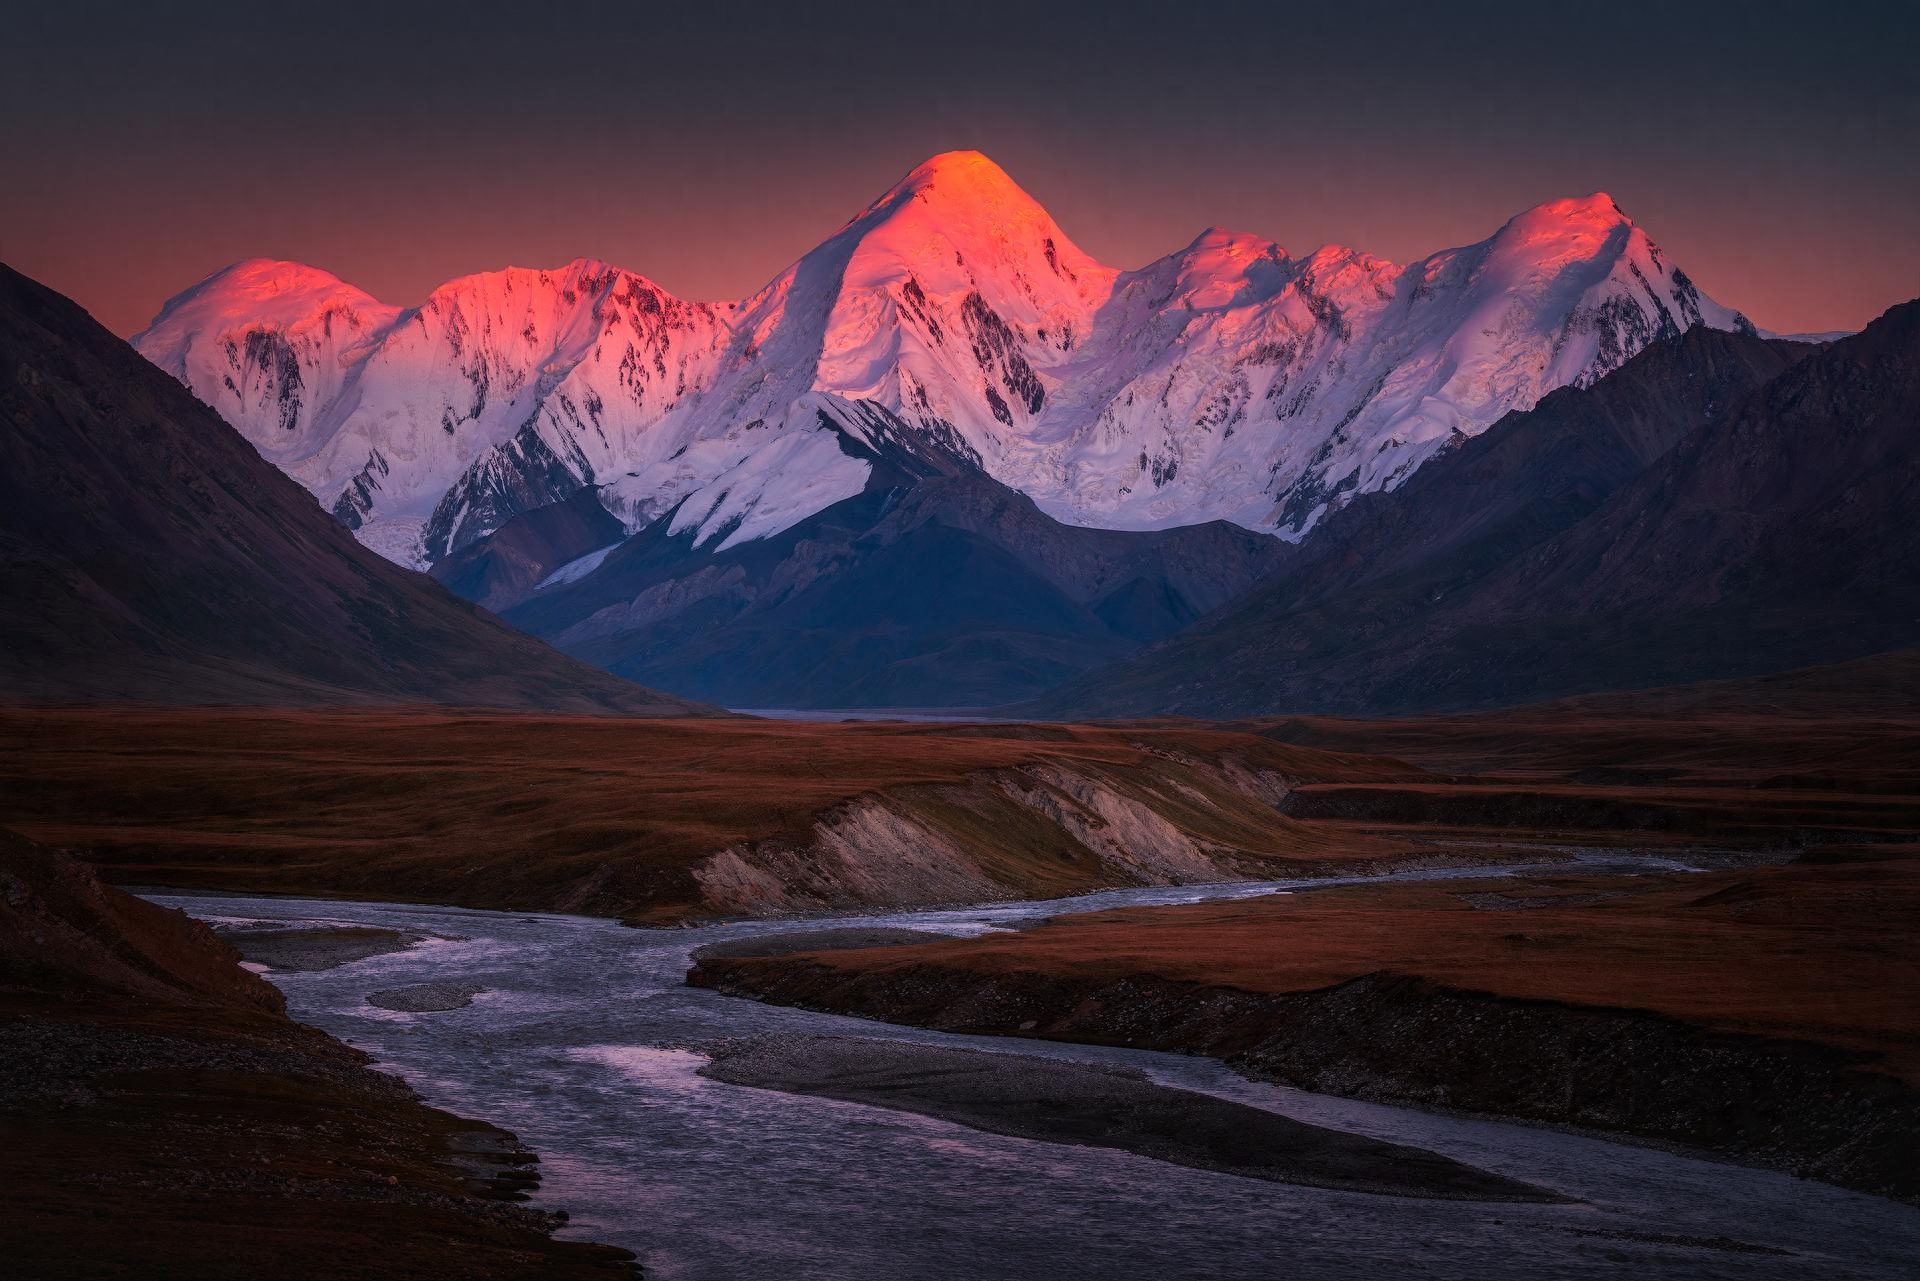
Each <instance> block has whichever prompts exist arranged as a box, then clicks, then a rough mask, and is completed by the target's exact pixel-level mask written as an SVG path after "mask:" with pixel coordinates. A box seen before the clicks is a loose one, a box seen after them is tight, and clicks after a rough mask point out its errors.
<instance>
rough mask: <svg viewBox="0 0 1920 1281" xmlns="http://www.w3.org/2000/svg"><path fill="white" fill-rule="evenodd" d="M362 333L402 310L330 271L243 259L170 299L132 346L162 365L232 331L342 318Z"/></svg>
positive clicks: (287, 327) (272, 260) (274, 260)
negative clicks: (190, 342) (356, 323)
mask: <svg viewBox="0 0 1920 1281" xmlns="http://www.w3.org/2000/svg"><path fill="white" fill-rule="evenodd" d="M343 311H344V312H349V313H352V314H353V315H354V316H356V317H357V318H358V319H359V320H360V322H361V326H360V327H362V328H369V329H378V328H380V327H382V326H384V325H386V324H388V323H389V322H391V321H392V320H393V319H394V317H396V316H398V315H399V314H400V309H399V308H397V307H389V306H388V305H387V304H385V303H383V302H381V301H380V300H379V299H377V298H375V297H374V296H373V295H372V294H369V293H367V292H366V291H365V290H363V289H359V288H356V287H355V286H353V285H350V284H348V283H347V282H346V281H344V280H342V279H340V277H338V276H336V275H334V274H333V273H332V272H330V271H322V270H321V269H320V268H318V267H310V266H308V265H307V264H305V263H301V262H288V261H285V260H283V259H278V258H243V259H241V260H240V261H239V262H236V263H231V264H229V265H228V266H225V267H222V268H221V269H220V270H219V271H216V272H214V273H213V274H212V275H211V276H208V277H207V278H206V279H205V280H202V281H200V282H199V283H197V284H195V285H193V286H191V287H190V288H187V289H183V290H181V291H180V292H179V293H177V294H175V295H174V296H173V297H171V298H169V299H167V301H166V303H165V305H163V306H162V307H161V308H160V313H159V314H158V315H157V316H155V317H154V318H153V323H152V324H151V325H149V326H147V328H146V329H144V330H142V331H141V332H140V333H138V334H135V335H134V336H133V338H132V339H131V341H132V342H134V343H137V344H139V345H140V350H141V351H142V352H143V353H145V354H146V355H147V356H148V357H149V358H150V359H152V360H154V361H155V362H156V363H158V364H162V365H167V364H168V363H169V356H168V355H164V354H162V353H166V352H171V353H172V355H173V356H175V357H177V355H178V353H177V352H176V351H173V349H174V348H177V347H178V346H179V345H180V344H181V343H182V342H184V341H185V339H186V337H187V336H189V335H191V334H193V333H208V334H213V333H223V332H225V331H226V330H228V329H233V328H247V329H274V330H291V329H296V328H300V327H302V326H306V325H313V324H324V323H325V321H326V317H328V316H330V315H335V314H338V313H340V312H343Z"/></svg>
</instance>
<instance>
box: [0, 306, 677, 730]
mask: <svg viewBox="0 0 1920 1281" xmlns="http://www.w3.org/2000/svg"><path fill="white" fill-rule="evenodd" d="M0 370H4V371H5V374H6V380H5V385H4V389H0V412H3V413H4V415H5V420H6V427H5V429H4V430H3V431H0V595H4V598H5V600H6V602H7V608H6V609H5V610H4V611H0V693H4V695H6V696H8V697H13V698H29V699H50V698H59V699H67V698H136V699H153V700H161V701H168V702H247V701H262V702H287V701H292V702H301V703H311V702H341V701H376V700H377V701H390V702H391V701H416V702H417V701H429V702H445V703H459V704H472V705H489V706H517V707H549V708H571V709H580V710H586V709H602V710H619V711H626V712H639V713H656V714H685V713H689V712H695V711H698V710H700V709H698V708H696V707H694V706H693V705H691V704H688V703H686V702H683V701H681V700H678V699H671V698H666V697H663V696H660V695H656V694H654V693H653V692H652V691H649V690H645V689H641V688H638V687H636V686H633V685H629V684H627V683H625V682H623V681H619V680H615V679H613V678H610V677H608V676H606V675H605V674H603V673H601V672H597V671H594V670H593V669H591V668H588V667H585V666H584V665H582V664H579V663H576V662H574V661H572V660H571V659H568V658H566V657H564V656H562V655H560V654H557V653H555V652H553V651H552V650H550V649H549V648H547V647H546V646H545V645H543V644H541V643H540V642H538V641H536V640H533V639H532V638H531V637H527V636H523V635H521V634H520V633H518V632H515V631H513V630H512V629H510V628H508V627H506V626H505V625H504V624H502V623H501V622H500V621H499V620H497V619H495V618H494V617H492V616H491V615H489V614H486V613H484V612H482V611H480V610H477V609H475V608H474V607H473V606H471V605H469V604H467V603H466V602H464V601H462V600H459V599H458V598H456V597H454V596H451V595H449V594H448V593H447V592H445V591H444V590H442V589H441V588H440V587H438V586H437V585H436V584H434V583H432V582H430V581H429V580H427V579H425V578H423V577H421V576H420V575H417V574H413V573H409V572H407V571H405V570H401V569H398V568H396V567H395V566H393V565H391V564H389V563H388V562H387V561H385V560H383V559H381V558H380V557H378V556H375V555H374V554H372V553H371V552H369V551H367V550H366V549H365V548H363V547H361V546H360V545H359V544H358V543H356V542H355V541H354V539H353V538H352V536H351V535H350V534H348V532H347V531H346V530H345V529H344V528H343V527H342V526H341V525H340V524H339V523H338V522H337V521H335V520H333V519H332V518H330V517H329V516H328V515H327V514H326V513H325V512H323V511H322V510H320V509H319V508H318V507H317V506H315V505H314V502H313V500H312V498H311V497H310V496H309V495H308V494H307V493H305V492H304V491H302V490H301V489H300V487H299V486H298V485H296V484H294V483H293V482H292V481H291V480H289V479H288V478H287V477H285V476H283V475H282V474H281V473H280V472H279V471H277V470H275V469H274V468H273V467H272V466H270V465H268V464H267V463H265V462H263V461H262V460H261V458H260V456H259V455H258V454H257V453H256V452H255V450H254V449H253V448H252V447H251V446H250V445H248V443H247V442H246V441H245V440H243V439H241V437H240V436H239V435H238V434H237V433H235V432H234V431H233V430H232V429H231V428H229V427H228V426H227V425H226V424H225V423H223V422H222V421H221V420H220V418H219V416H218V415H216V414H214V413H213V412H211V411H210V410H209V409H208V408H207V407H206V406H205V405H203V404H201V403H200V402H198V401H196V400H195V399H194V398H193V397H192V396H191V395H189V394H188V393H187V392H186V391H184V390H183V389H182V388H181V387H180V385H179V384H177V383H176V382H174V381H173V380H172V379H170V378H167V377H165V376H164V375H162V374H161V373H159V372H158V371H157V370H155V369H154V367H153V366H152V365H151V364H149V363H148V362H147V361H145V360H143V359H142V358H141V357H140V356H139V355H138V354H137V353H136V352H135V351H134V350H133V349H132V348H130V347H128V346H127V345H126V344H125V343H123V342H121V341H120V340H119V339H117V338H115V337H114V336H113V335H111V334H109V333H108V332H107V331H106V330H104V329H102V328H101V327H100V326H99V325H98V324H96V323H94V321H93V320H92V318H91V317H89V316H88V315H87V314H86V313H85V312H83V311H81V310H80V309H79V308H78V307H76V306H74V305H73V304H72V303H71V302H69V301H67V300H66V299H64V298H62V297H60V296H59V295H58V294H55V293H53V292H51V291H49V290H47V289H45V288H43V287H42V286H40V285H37V284H35V283H34V282H33V281H31V280H28V279H27V278H26V277H24V276H21V275H19V274H18V273H16V272H13V271H11V270H10V269H6V268H0Z"/></svg>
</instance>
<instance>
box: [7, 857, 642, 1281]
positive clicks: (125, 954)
mask: <svg viewBox="0 0 1920 1281" xmlns="http://www.w3.org/2000/svg"><path fill="white" fill-rule="evenodd" d="M282 1006H283V1002H282V1000H281V996H280V993H279V992H278V991H277V990H276V989H275V988H274V987H273V986H272V985H271V984H269V983H267V982H266V981H265V980H263V979H260V978H256V977H255V976H254V975H252V974H249V973H248V972H247V971H245V970H244V969H242V968H241V967H240V965H239V957H238V955H237V954H235V953H234V951H233V950H232V949H231V948H230V947H228V946H227V945H226V944H225V943H224V942H222V941H221V940H219V939H218V938H216V937H215V936H214V935H213V933H212V932H211V931H210V930H208V929H207V927H206V926H204V925H202V924H200V923H199V922H197V921H194V920H190V919H189V918H187V917H186V916H184V915H182V914H181V913H178V912H174V911H170V910H167V909H165V908H161V907H157V906H155V905H153V904H151V903H147V902H144V901H142V900H140V899H136V898H134V897H132V896H131V895H128V894H125V893H122V892H121V891H119V890H116V889H110V888H108V887H107V886H105V885H102V884H101V883H100V881H99V879H98V878H97V877H95V875H94V874H93V872H92V871H91V870H89V869H88V868H86V867H85V866H84V865H82V864H80V863H78V862H76V861H74V860H72V859H70V858H67V857H66V856H65V855H62V854H59V853H56V852H55V851H53V850H49V849H46V848H43V847H40V846H36V845H32V844H29V843H28V842H26V841H23V840H21V839H20V838H18V837H17V836H15V835H13V834H12V833H10V832H7V831H4V830H0V1062H4V1063H5V1064H6V1073H5V1080H4V1082H0V1135H4V1141H0V1177H4V1178H5V1180H6V1187H7V1199H8V1205H7V1212H6V1213H5V1214H4V1215H0V1258H4V1259H5V1260H6V1266H5V1272H6V1275H7V1276H9V1277H18V1278H21V1281H28V1279H29V1278H56V1277H57V1278H61V1279H62V1281H71V1279H76V1278H95V1277H99V1278H107V1277H145V1278H153V1279H154V1281H169V1279H179V1281H185V1279H186V1278H193V1281H215V1279H231V1281H240V1279H242V1278H247V1279H249V1281H250V1279H251V1278H256V1277H281V1278H288V1279H290V1281H291V1279H294V1278H326V1279H327V1281H376V1279H379V1281H388V1279H392V1281H398V1279H399V1278H412V1277H428V1276H446V1277H454V1276H458V1277H468V1278H495V1279H504V1278H509V1277H512V1278H535V1277H541V1278H551V1279H552V1281H562V1279H563V1278H582V1279H584V1278H588V1277H614V1276H632V1275H635V1273H634V1269H633V1268H632V1266H631V1265H630V1264H629V1263H628V1262H627V1260H628V1259H630V1258H631V1256H630V1255H629V1254H628V1253H627V1252H626V1251H624V1250H616V1249H613V1248H611V1247H606V1246H594V1245H586V1244H582V1243H577V1242H562V1241H555V1240H553V1239H552V1237H551V1236H549V1235H548V1234H549V1232H550V1231H551V1230H552V1228H553V1226H554V1224H553V1221H552V1219H550V1218H549V1217H548V1216H547V1215H545V1214H543V1213H539V1212H536V1211H531V1210H527V1209H523V1208H520V1207H517V1206H512V1205H509V1204H506V1203H504V1201H503V1199H502V1198H503V1197H506V1196H510V1195H512V1194H513V1193H514V1192H515V1190H516V1189H518V1188H519V1187H522V1186H524V1185H525V1184H527V1183H528V1182H530V1181H532V1180H531V1179H530V1176H529V1175H528V1174H527V1173H526V1171H525V1166H526V1164H527V1163H528V1162H529V1161H530V1160H531V1157H530V1155H529V1154H528V1153H526V1152H523V1151H521V1150H520V1148H519V1145H518V1144H517V1143H516V1142H514V1139H513V1136H512V1135H510V1134H508V1133H506V1132H505V1131H502V1130H497V1129H495V1128H493V1127H492V1126H488V1125H483V1124H481V1123H479V1122H475V1121H468V1120H464V1119H462V1118H460V1117H457V1116H451V1115H449V1114H447V1113H445V1112H441V1111H438V1110H436V1109H434V1108H430V1107H427V1106H426V1105H425V1104H423V1103H421V1102H420V1101H419V1099H418V1098H416V1097H415V1096H414V1094H413V1092H412V1091H411V1090H410V1089H408V1088H407V1087H406V1086H405V1085H404V1084H402V1083H401V1082H400V1081H399V1080H398V1079H397V1078H395V1077H390V1076H386V1075H384V1074H381V1073H378V1072H373V1071H370V1070H368V1069H367V1068H366V1067H365V1066H364V1064H365V1056H364V1055H361V1054H360V1053H359V1052H357V1051H355V1050H352V1049H349V1048H348V1047H347V1046H345V1045H342V1044H341V1043H340V1042H338V1041H336V1040H334V1039H333V1038H332V1037H330V1036H327V1035H326V1034H324V1033H322V1032H320V1031H317V1030H316V1029H314V1028H310V1027H305V1026H303V1025H301V1024H299V1023H295V1022H294V1021H293V1020H291V1019H289V1018H287V1017H286V1015H285V1014H284V1013H282Z"/></svg>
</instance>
